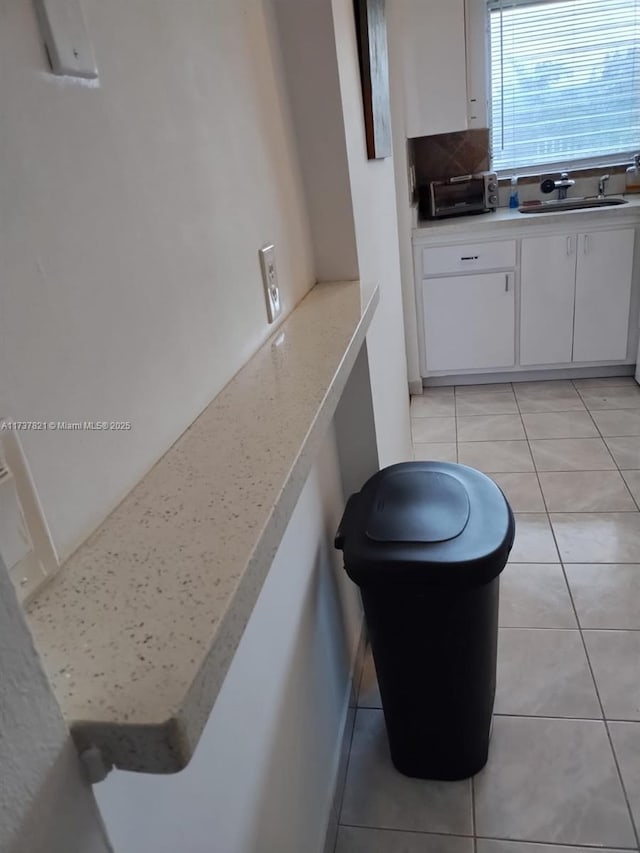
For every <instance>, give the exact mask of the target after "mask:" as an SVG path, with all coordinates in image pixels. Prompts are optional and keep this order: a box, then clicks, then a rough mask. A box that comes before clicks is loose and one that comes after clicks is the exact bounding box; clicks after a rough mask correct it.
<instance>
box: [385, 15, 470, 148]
mask: <svg viewBox="0 0 640 853" xmlns="http://www.w3.org/2000/svg"><path fill="white" fill-rule="evenodd" d="M396 2H397V3H398V11H399V12H400V15H399V20H400V26H401V30H400V33H399V35H400V36H401V53H402V75H403V84H404V95H405V115H406V133H407V136H408V137H409V138H412V137H416V136H431V135H432V134H436V133H449V132H451V131H456V130H466V129H467V127H468V126H469V125H468V120H467V114H468V110H467V59H466V53H465V4H464V0H396Z"/></svg>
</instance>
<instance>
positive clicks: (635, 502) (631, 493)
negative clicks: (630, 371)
mask: <svg viewBox="0 0 640 853" xmlns="http://www.w3.org/2000/svg"><path fill="white" fill-rule="evenodd" d="M573 387H574V388H576V386H575V383H573ZM623 387H625V386H623ZM576 391H577V392H578V394H579V395H580V399H581V400H582V402H583V403H584V405H585V406H587V404H586V403H585V402H584V399H583V397H582V394H580V389H579V388H576ZM599 411H606V409H605V410H602V409H601V410H599ZM609 411H612V410H609ZM620 411H622V410H620ZM630 411H633V410H630ZM587 412H588V413H589V417H590V418H591V420H592V422H593V425H594V427H595V428H596V431H597V433H598V435H599V436H600V438H601V439H602V441H603V442H604V444H605V447H606V448H607V451H608V453H609V456H610V457H611V459H612V460H613V464H614V465H615V466H616V468H615V470H616V471H617V472H618V474H620V476H621V477H622V482H623V483H624V485H625V488H626V490H627V492H628V493H629V494H630V495H631V500H632V501H633V502H634V504H635V505H636V507H637V508H638V510H639V511H640V503H638V501H637V500H636V499H635V497H634V495H633V492H632V491H631V489H630V488H629V485H628V483H627V481H626V480H625V477H624V474H623V473H622V471H623V469H622V468H621V467H620V465H619V464H618V460H617V459H616V458H615V456H614V455H613V453H612V452H611V450H610V449H609V445H608V444H607V439H606V438H605V436H604V435H603V434H602V431H601V430H600V427H599V426H598V424H597V423H596V419H595V418H594V417H593V414H592V412H591V409H590V408H589V407H588V406H587ZM609 438H626V436H609ZM627 470H629V469H627ZM631 470H633V469H631Z"/></svg>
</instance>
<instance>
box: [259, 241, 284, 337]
mask: <svg viewBox="0 0 640 853" xmlns="http://www.w3.org/2000/svg"><path fill="white" fill-rule="evenodd" d="M275 252H276V249H275V246H274V245H273V243H272V244H271V245H269V246H265V247H264V248H263V249H260V266H261V268H262V282H263V284H264V295H265V299H266V301H267V317H268V318H269V322H270V323H273V321H274V320H277V319H278V317H279V316H280V311H281V310H282V306H281V305H280V291H279V290H278V270H277V269H276V254H275Z"/></svg>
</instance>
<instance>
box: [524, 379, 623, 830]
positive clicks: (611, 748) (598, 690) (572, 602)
mask: <svg viewBox="0 0 640 853" xmlns="http://www.w3.org/2000/svg"><path fill="white" fill-rule="evenodd" d="M572 384H573V382H572ZM573 387H574V388H575V385H574V386H573ZM576 392H577V393H578V395H579V396H580V399H581V400H582V402H583V403H584V400H583V399H582V395H581V394H580V392H579V391H578V389H577V388H576ZM585 408H586V409H587V412H589V417H591V420H592V421H593V424H594V426H595V428H596V430H598V435H600V437H601V438H602V436H601V434H600V430H599V429H598V425H597V424H596V422H595V420H594V418H593V416H592V415H591V412H590V410H589V408H588V407H587V406H586V404H585ZM603 440H604V439H603ZM605 446H607V445H606V442H605ZM607 451H609V447H608V446H607ZM610 455H611V458H612V460H613V462H614V464H615V465H616V467H617V462H616V460H615V459H613V455H612V454H610ZM617 470H618V471H619V470H620V469H619V468H617ZM536 471H537V469H536ZM538 479H539V478H538ZM623 480H624V477H623ZM540 491H541V492H542V485H540ZM542 500H543V502H544V505H545V507H547V501H546V498H545V496H544V492H542ZM547 517H548V518H549V527H550V528H551V534H552V536H553V540H554V542H555V546H556V550H557V551H558V556H559V558H560V566H561V568H562V576H563V577H564V582H565V584H566V587H567V591H568V593H569V600H570V601H571V607H572V608H573V613H574V616H575V619H576V623H577V625H578V631H579V632H580V641H581V642H582V648H583V649H584V654H585V657H586V659H587V666H588V667H589V673H590V675H591V680H592V682H593V687H594V690H595V693H596V697H597V699H598V704H599V706H600V711H601V713H602V722H603V724H604V728H605V732H606V734H607V740H608V742H609V749H610V750H611V756H612V758H613V762H614V765H615V768H616V772H617V774H618V780H619V782H620V787H621V788H622V794H623V796H624V800H625V803H626V806H627V814H628V817H629V820H630V821H631V828H632V830H633V834H634V837H635V840H636V846H637V847H640V835H639V834H638V828H637V827H636V824H635V821H634V819H633V812H632V810H631V803H630V801H629V795H628V793H627V789H626V786H625V784H624V780H623V778H622V772H621V770H620V764H619V762H618V756H617V754H616V751H615V748H614V746H613V739H612V737H611V731H610V729H609V724H608V721H607V718H606V714H605V710H604V704H603V702H602V697H601V695H600V689H599V688H598V682H597V681H596V677H595V673H594V671H593V666H592V663H591V658H590V657H589V651H588V649H587V643H586V641H585V638H584V631H583V628H582V623H581V621H580V617H579V615H578V609H577V607H576V603H575V600H574V597H573V591H572V589H571V584H570V583H569V578H568V576H567V572H566V569H565V565H564V560H563V558H562V554H561V552H560V548H559V546H558V540H557V538H556V533H555V530H554V529H553V525H552V524H551V518H550V516H549V512H548V510H547Z"/></svg>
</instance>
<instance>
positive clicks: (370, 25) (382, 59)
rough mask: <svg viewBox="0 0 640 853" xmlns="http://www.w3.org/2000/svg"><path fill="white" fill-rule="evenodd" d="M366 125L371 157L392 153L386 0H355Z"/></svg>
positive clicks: (370, 158)
mask: <svg viewBox="0 0 640 853" xmlns="http://www.w3.org/2000/svg"><path fill="white" fill-rule="evenodd" d="M353 7H354V12H355V18H356V32H357V35H358V56H359V59H360V80H361V83H362V101H363V106H364V126H365V134H366V139H367V156H368V158H369V160H380V159H382V158H384V157H390V156H391V114H390V109H389V59H388V54H387V21H386V17H385V0H354V2H353Z"/></svg>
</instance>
